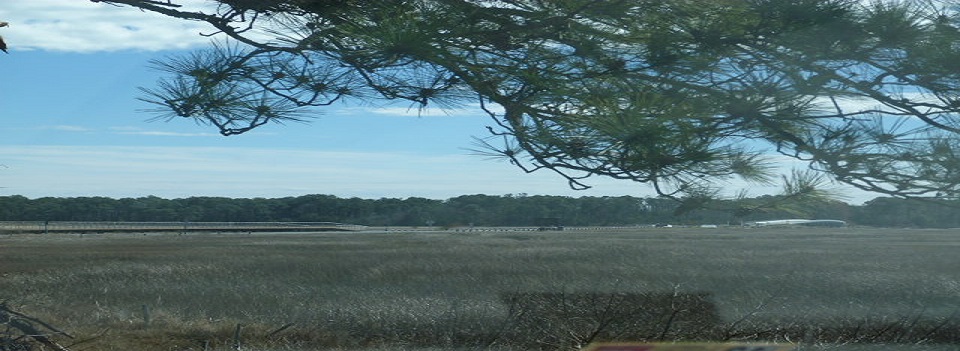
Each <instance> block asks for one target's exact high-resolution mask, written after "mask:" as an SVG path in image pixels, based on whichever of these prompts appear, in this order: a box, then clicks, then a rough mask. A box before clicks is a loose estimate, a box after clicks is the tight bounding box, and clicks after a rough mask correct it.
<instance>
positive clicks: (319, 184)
mask: <svg viewBox="0 0 960 351" xmlns="http://www.w3.org/2000/svg"><path fill="white" fill-rule="evenodd" d="M0 160H3V163H4V164H5V165H7V166H8V167H9V168H7V169H3V170H0V177H2V179H3V180H2V181H3V186H6V187H7V188H6V189H4V193H6V194H20V195H24V196H28V197H41V196H59V197H63V196H110V197H136V196H146V195H156V196H161V197H168V198H171V197H189V196H200V195H207V196H228V197H282V196H297V195H304V194H315V193H318V194H332V195H336V196H341V197H352V196H357V197H365V198H380V197H399V198H403V197H411V196H418V197H427V198H437V199H445V198H449V197H453V196H458V195H464V194H479V193H482V194H493V195H498V194H507V193H528V194H552V195H567V196H604V195H610V196H620V195H633V196H647V195H650V191H649V189H648V187H646V186H645V185H638V184H634V183H630V182H616V181H612V180H599V179H598V180H597V181H596V182H595V183H594V185H595V188H594V189H591V190H588V191H575V190H571V189H569V188H568V187H567V186H566V182H564V181H563V180H562V179H561V178H559V177H557V176H555V175H552V174H550V173H545V172H544V173H535V174H524V173H523V172H521V171H520V170H518V169H516V168H514V167H512V166H510V165H507V164H504V163H496V162H489V161H484V160H483V159H481V158H478V157H473V156H469V155H431V156H425V155H420V154H414V153H399V152H397V153H373V152H329V151H303V150H292V149H267V148H222V147H114V146H111V147H101V146H98V147H93V146H0Z"/></svg>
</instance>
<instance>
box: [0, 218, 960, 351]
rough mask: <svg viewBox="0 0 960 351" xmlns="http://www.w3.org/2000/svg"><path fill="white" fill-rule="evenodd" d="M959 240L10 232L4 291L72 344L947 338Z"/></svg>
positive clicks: (862, 233)
mask: <svg viewBox="0 0 960 351" xmlns="http://www.w3.org/2000/svg"><path fill="white" fill-rule="evenodd" d="M958 248H960V236H957V235H956V234H955V233H954V232H953V231H949V230H912V231H905V230H878V229H856V228H842V229H810V228H805V229H798V228H776V229H742V228H733V229H705V228H697V229H679V228H663V229H642V230H641V229H638V230H630V231H605V232H599V231H598V232H523V233H511V232H472V233H471V232H457V233H452V232H434V233H430V232H420V233H404V232H391V233H374V232H370V233H317V234H254V235H211V234H194V235H182V236H181V235H175V234H169V235H168V234H150V235H141V234H107V235H84V236H79V235H69V234H57V235H12V236H11V235H5V236H2V237H0V300H6V302H7V304H8V306H10V307H11V308H13V309H16V310H18V311H20V312H23V313H26V314H29V315H31V316H33V317H35V318H37V319H38V320H43V321H45V322H47V323H50V324H51V325H54V326H56V327H58V328H59V329H61V330H64V331H66V332H68V333H69V334H71V335H73V336H74V339H68V338H66V337H62V336H56V337H55V338H58V340H59V341H60V342H61V344H63V345H68V347H69V348H70V349H71V350H204V349H208V350H229V349H234V348H235V345H234V343H236V342H237V341H238V340H237V339H236V336H237V335H239V342H240V343H241V344H242V349H244V350H315V349H341V350H342V349H383V350H386V349H390V350H396V349H418V350H419V349H444V350H446V349H492V350H538V349H539V350H572V349H576V347H577V346H580V345H583V344H585V343H588V342H590V341H597V340H646V341H676V340H733V341H738V340H751V341H774V342H796V343H799V344H800V345H801V346H803V348H809V349H827V348H832V347H834V346H836V345H844V346H845V347H853V346H855V345H860V344H877V343H882V344H890V345H902V344H910V345H911V347H910V349H918V348H921V349H923V348H929V349H933V348H937V347H943V348H944V349H951V348H955V347H956V345H958V344H960V316H958V315H957V310H958V308H960V300H958V296H960V270H957V267H958V266H960V265H958V263H960V259H958V258H957V255H956V253H957V250H958ZM238 331H239V332H238ZM871 347H872V346H871Z"/></svg>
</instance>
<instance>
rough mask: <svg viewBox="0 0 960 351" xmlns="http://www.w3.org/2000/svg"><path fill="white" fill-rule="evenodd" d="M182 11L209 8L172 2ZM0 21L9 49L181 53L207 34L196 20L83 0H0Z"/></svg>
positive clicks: (186, 0)
mask: <svg viewBox="0 0 960 351" xmlns="http://www.w3.org/2000/svg"><path fill="white" fill-rule="evenodd" d="M178 3H182V4H184V5H186V6H185V8H187V9H197V8H204V7H206V8H209V4H210V2H206V1H202V0H183V1H178ZM0 20H2V21H6V22H9V23H10V26H9V27H7V28H3V32H2V34H3V36H4V39H5V41H6V42H7V44H8V45H9V46H10V49H11V50H12V51H19V50H49V51H68V52H94V51H116V50H165V49H186V48H190V47H195V46H200V45H206V44H207V43H209V42H210V38H207V37H203V36H201V35H199V33H201V32H205V33H211V32H213V30H211V27H210V26H209V25H207V24H205V23H202V22H195V21H184V20H177V19H173V18H170V17H167V16H164V15H160V14H156V13H153V12H147V11H140V10H138V9H135V8H131V7H125V6H124V7H120V6H113V5H108V4H104V3H95V2H91V1H89V0H29V1H27V0H19V1H4V3H3V7H2V8H0Z"/></svg>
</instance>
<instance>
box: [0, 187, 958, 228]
mask: <svg viewBox="0 0 960 351" xmlns="http://www.w3.org/2000/svg"><path fill="white" fill-rule="evenodd" d="M772 199H773V200H775V198H774V197H769V196H764V197H760V198H754V199H743V200H739V202H733V201H730V202H726V203H723V202H721V203H717V204H714V205H715V206H713V207H715V208H721V209H724V208H725V209H727V210H695V211H681V210H680V209H678V202H676V201H673V200H669V199H662V198H638V197H631V196H619V197H606V196H605V197H577V198H574V197H564V196H539V195H538V196H526V195H524V194H520V195H510V194H508V195H502V196H492V195H464V196H458V197H454V198H450V199H446V200H435V199H426V198H418V197H411V198H406V199H397V198H381V199H361V198H339V197H336V196H332V195H305V196H297V197H284V198H225V197H190V198H179V199H164V198H160V197H155V196H148V197H139V198H121V199H114V198H107V197H71V198H59V197H43V198H36V199H30V198H27V197H24V196H19V195H15V196H3V197H0V221H192V222H208V221H209V222H245V221H294V222H339V223H351V224H362V225H371V226H431V225H435V226H447V227H453V226H468V225H477V226H536V225H542V224H543V223H544V222H545V221H554V220H556V221H558V222H559V224H562V225H566V226H611V225H638V224H653V223H674V224H740V223H744V222H749V221H759V220H768V219H784V218H809V219H839V220H844V221H847V222H849V223H852V224H857V225H867V226H882V227H930V228H949V227H960V208H958V207H957V206H956V205H955V204H960V202H957V201H956V200H951V201H947V200H938V201H917V200H904V199H895V198H876V199H873V200H871V201H868V202H867V203H865V204H863V205H858V206H854V205H849V204H846V203H843V202H837V201H825V202H818V203H807V204H803V205H802V206H776V207H772V208H760V209H756V210H752V211H736V210H730V209H737V208H744V207H749V206H747V205H750V204H762V203H771V202H775V201H770V200H772ZM753 207H756V206H753Z"/></svg>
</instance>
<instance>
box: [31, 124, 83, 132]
mask: <svg viewBox="0 0 960 351" xmlns="http://www.w3.org/2000/svg"><path fill="white" fill-rule="evenodd" d="M42 129H49V130H56V131H61V132H78V133H87V132H92V131H93V129H90V128H87V127H83V126H73V125H55V126H48V127H43V128H42Z"/></svg>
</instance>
